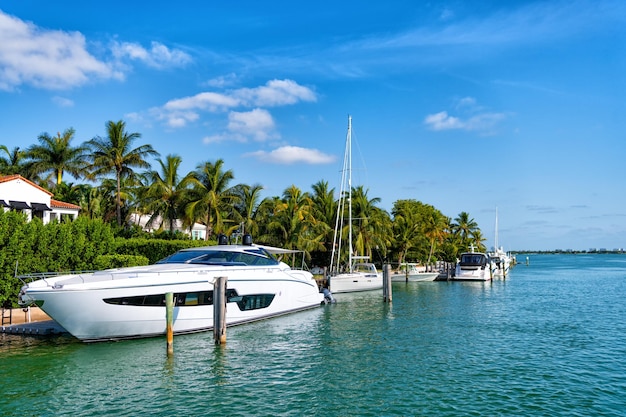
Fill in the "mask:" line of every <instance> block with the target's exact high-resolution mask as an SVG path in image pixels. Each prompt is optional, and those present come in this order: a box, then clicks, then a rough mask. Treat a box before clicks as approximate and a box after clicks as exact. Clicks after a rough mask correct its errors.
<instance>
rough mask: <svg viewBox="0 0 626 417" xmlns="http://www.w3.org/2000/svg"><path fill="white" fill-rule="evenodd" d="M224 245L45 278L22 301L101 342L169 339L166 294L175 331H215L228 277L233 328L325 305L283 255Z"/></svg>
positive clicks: (229, 319)
mask: <svg viewBox="0 0 626 417" xmlns="http://www.w3.org/2000/svg"><path fill="white" fill-rule="evenodd" d="M224 238H225V236H224ZM220 241H221V243H222V244H218V245H215V246H205V247H199V248H191V249H183V250H180V251H178V252H176V253H175V254H173V255H171V256H169V257H167V258H165V259H163V260H162V261H159V262H157V263H156V264H154V265H148V266H139V267H129V268H119V269H109V270H105V271H98V272H92V273H80V274H71V275H46V276H45V277H43V278H42V279H39V280H37V281H34V282H30V283H27V284H25V285H24V286H23V287H22V290H21V293H20V304H22V305H30V304H37V305H39V306H40V307H41V309H42V310H43V311H44V312H46V313H47V314H48V315H49V316H50V317H52V318H53V319H54V320H55V321H56V322H57V323H59V324H60V325H61V326H62V327H63V328H64V329H65V330H67V331H68V332H69V333H71V334H72V335H73V336H75V337H76V338H78V339H80V340H82V341H100V340H118V339H131V338H140V337H151V336H158V335H164V334H165V331H166V321H165V316H166V314H165V309H166V306H165V294H166V293H173V294H174V324H173V326H174V329H173V330H174V333H176V334H182V333H192V332H199V331H207V330H211V329H212V328H213V308H214V307H213V283H212V282H213V280H214V279H215V278H216V277H227V279H228V283H227V289H226V302H227V306H228V313H227V314H226V324H227V325H228V326H230V325H235V324H243V323H248V322H252V321H256V320H262V319H266V318H269V317H275V316H280V315H283V314H287V313H292V312H295V311H300V310H306V309H309V308H314V307H317V306H319V305H320V304H321V303H322V302H323V300H324V296H323V294H321V293H320V292H319V288H318V286H317V283H316V282H315V280H314V279H313V276H312V275H311V274H310V273H309V272H307V271H300V270H292V269H291V268H290V267H289V266H288V265H287V264H285V263H283V262H280V261H279V260H277V259H276V258H275V257H274V256H273V255H272V253H273V252H277V253H284V251H283V250H280V249H279V248H270V247H267V246H257V245H254V244H252V239H251V238H246V237H244V243H243V244H241V245H229V244H226V241H225V239H220ZM274 249H276V251H275V250H274Z"/></svg>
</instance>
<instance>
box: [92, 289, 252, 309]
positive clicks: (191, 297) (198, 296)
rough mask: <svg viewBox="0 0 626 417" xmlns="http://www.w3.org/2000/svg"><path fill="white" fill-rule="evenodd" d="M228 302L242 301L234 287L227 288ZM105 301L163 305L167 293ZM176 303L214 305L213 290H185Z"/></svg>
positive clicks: (180, 305)
mask: <svg viewBox="0 0 626 417" xmlns="http://www.w3.org/2000/svg"><path fill="white" fill-rule="evenodd" d="M226 298H227V300H228V302H232V301H236V302H237V303H239V302H240V300H241V298H242V297H239V295H238V294H237V291H236V290H234V289H227V290H226ZM104 302H105V303H107V304H115V305H128V306H143V307H163V306H165V294H152V295H138V296H135V297H117V298H105V299H104ZM174 305H175V306H176V307H185V306H198V305H213V291H197V292H184V293H175V294H174ZM240 308H241V306H240Z"/></svg>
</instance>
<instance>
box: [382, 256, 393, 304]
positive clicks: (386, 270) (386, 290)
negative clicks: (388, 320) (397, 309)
mask: <svg viewBox="0 0 626 417" xmlns="http://www.w3.org/2000/svg"><path fill="white" fill-rule="evenodd" d="M391 299H392V296H391V265H389V264H385V265H383V301H384V302H386V303H387V302H388V303H390V302H391Z"/></svg>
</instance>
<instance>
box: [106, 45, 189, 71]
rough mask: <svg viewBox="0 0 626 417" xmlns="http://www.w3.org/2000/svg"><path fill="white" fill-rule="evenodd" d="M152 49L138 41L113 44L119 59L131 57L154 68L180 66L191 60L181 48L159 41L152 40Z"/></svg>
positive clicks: (112, 49)
mask: <svg viewBox="0 0 626 417" xmlns="http://www.w3.org/2000/svg"><path fill="white" fill-rule="evenodd" d="M150 46H151V47H150V49H146V48H144V47H143V46H141V45H140V44H138V43H131V42H114V43H113V44H112V46H111V51H112V53H113V56H115V57H116V58H117V59H123V58H130V59H131V60H137V61H141V62H143V63H145V64H146V65H148V66H150V67H153V68H166V67H180V66H184V65H186V64H188V63H189V62H191V56H189V54H187V53H185V52H183V51H181V50H179V49H169V48H168V47H167V46H165V45H163V44H162V43H159V42H152V43H151V45H150Z"/></svg>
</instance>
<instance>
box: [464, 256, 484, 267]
mask: <svg viewBox="0 0 626 417" xmlns="http://www.w3.org/2000/svg"><path fill="white" fill-rule="evenodd" d="M485 261H486V259H485V257H484V256H483V255H478V254H476V255H472V254H467V255H461V266H481V265H483V264H485Z"/></svg>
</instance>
